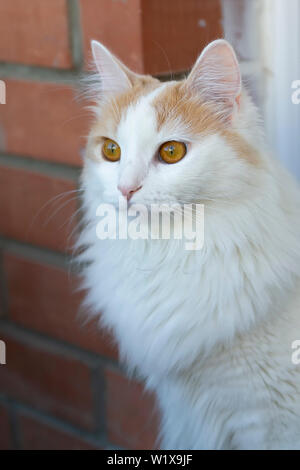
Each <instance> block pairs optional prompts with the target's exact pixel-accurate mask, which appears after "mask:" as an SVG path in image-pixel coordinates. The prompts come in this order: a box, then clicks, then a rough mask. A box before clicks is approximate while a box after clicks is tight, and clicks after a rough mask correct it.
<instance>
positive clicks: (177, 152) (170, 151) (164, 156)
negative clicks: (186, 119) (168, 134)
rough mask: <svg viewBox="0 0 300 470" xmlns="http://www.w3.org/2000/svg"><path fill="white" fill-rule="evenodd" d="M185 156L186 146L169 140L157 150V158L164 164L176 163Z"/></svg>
mask: <svg viewBox="0 0 300 470" xmlns="http://www.w3.org/2000/svg"><path fill="white" fill-rule="evenodd" d="M185 154H186V145H185V144H184V143H183V142H177V141H176V140H170V141H169V142H165V143H164V144H162V145H161V146H160V148H159V157H160V159H161V160H163V161H164V162H166V163H177V162H179V161H180V160H181V159H182V158H183V157H184V156H185Z"/></svg>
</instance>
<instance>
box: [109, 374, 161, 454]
mask: <svg viewBox="0 0 300 470" xmlns="http://www.w3.org/2000/svg"><path fill="white" fill-rule="evenodd" d="M106 379H107V427H108V436H109V439H110V441H111V442H113V443H115V444H117V445H120V446H122V447H127V448H129V449H155V448H156V438H157V435H158V421H159V420H158V414H157V410H156V408H155V401H154V397H153V396H152V395H150V394H149V393H146V392H145V391H144V389H143V386H142V385H141V384H140V383H138V382H136V381H129V380H128V379H126V378H125V377H123V376H122V375H120V374H118V373H117V372H115V371H112V370H110V369H108V370H107V371H106Z"/></svg>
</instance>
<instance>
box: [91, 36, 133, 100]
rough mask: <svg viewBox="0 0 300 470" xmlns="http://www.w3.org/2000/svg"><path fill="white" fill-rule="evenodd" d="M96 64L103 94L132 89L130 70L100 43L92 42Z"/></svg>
mask: <svg viewBox="0 0 300 470" xmlns="http://www.w3.org/2000/svg"><path fill="white" fill-rule="evenodd" d="M91 48H92V53H93V58H94V63H95V65H96V68H97V70H98V72H99V74H100V79H101V91H102V93H103V94H108V93H112V94H115V93H122V92H124V91H126V90H128V89H130V88H131V86H132V85H131V82H130V79H129V73H130V71H129V69H127V67H125V65H123V64H122V62H121V61H120V60H119V59H117V58H116V57H115V56H114V55H113V54H112V53H111V52H110V51H109V50H108V49H107V48H106V47H105V46H103V45H102V44H101V43H100V42H98V41H94V40H93V41H92V42H91Z"/></svg>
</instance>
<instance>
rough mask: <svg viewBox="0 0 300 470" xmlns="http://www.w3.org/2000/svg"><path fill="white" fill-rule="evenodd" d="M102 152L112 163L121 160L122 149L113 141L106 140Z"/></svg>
mask: <svg viewBox="0 0 300 470" xmlns="http://www.w3.org/2000/svg"><path fill="white" fill-rule="evenodd" d="M102 152H103V155H104V156H105V158H106V159H107V160H109V161H111V162H117V161H118V160H120V156H121V149H120V146H119V145H118V144H117V142H115V141H114V140H111V139H105V141H104V144H103V146H102Z"/></svg>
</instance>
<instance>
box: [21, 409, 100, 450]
mask: <svg viewBox="0 0 300 470" xmlns="http://www.w3.org/2000/svg"><path fill="white" fill-rule="evenodd" d="M18 422H19V430H20V436H21V437H20V438H21V448H22V449H23V450H97V447H96V446H93V445H91V444H89V443H88V442H86V441H85V440H83V439H81V438H79V437H77V436H75V435H74V434H72V433H70V432H67V431H65V430H61V429H57V428H55V427H53V426H52V425H48V424H46V423H44V422H40V421H37V420H36V419H34V418H32V417H29V416H26V415H21V416H20V417H19V420H18Z"/></svg>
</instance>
